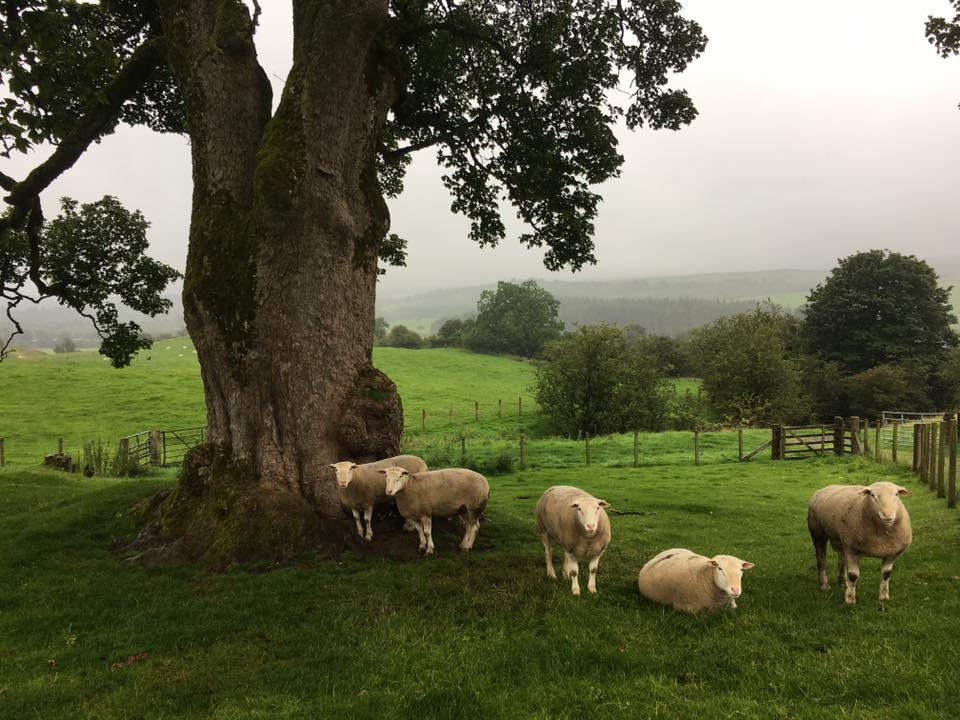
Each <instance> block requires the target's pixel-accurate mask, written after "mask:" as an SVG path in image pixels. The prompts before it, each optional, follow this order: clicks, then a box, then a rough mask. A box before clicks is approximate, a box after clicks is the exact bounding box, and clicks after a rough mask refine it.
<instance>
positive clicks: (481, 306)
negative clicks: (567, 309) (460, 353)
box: [466, 280, 563, 357]
mask: <svg viewBox="0 0 960 720" xmlns="http://www.w3.org/2000/svg"><path fill="white" fill-rule="evenodd" d="M559 309H560V301H559V300H557V299H556V298H555V297H554V296H553V295H551V294H550V293H549V292H547V291H546V290H544V289H543V288H542V287H540V286H539V285H537V283H536V282H535V281H533V280H527V281H526V282H522V283H520V284H519V285H517V284H515V283H509V282H498V283H497V289H496V291H492V290H484V291H483V292H481V293H480V301H479V302H478V303H477V318H476V321H475V322H474V324H473V327H472V328H471V330H470V333H469V335H468V336H467V338H466V340H467V345H468V346H469V347H470V348H471V349H473V350H479V351H481V352H494V353H506V354H510V355H520V356H521V357H538V356H539V355H540V354H541V353H542V352H543V346H544V345H545V344H546V343H548V342H550V341H551V340H555V339H556V338H558V337H560V333H561V332H563V323H562V322H560V321H559V320H557V312H558V311H559Z"/></svg>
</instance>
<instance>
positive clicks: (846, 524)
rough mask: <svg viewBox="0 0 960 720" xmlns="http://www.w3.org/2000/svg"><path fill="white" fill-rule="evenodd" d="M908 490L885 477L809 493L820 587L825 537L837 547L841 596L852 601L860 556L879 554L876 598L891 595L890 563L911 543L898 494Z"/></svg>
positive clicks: (824, 584) (824, 574)
mask: <svg viewBox="0 0 960 720" xmlns="http://www.w3.org/2000/svg"><path fill="white" fill-rule="evenodd" d="M909 494H910V491H909V490H907V489H906V488H902V487H900V486H899V485H895V484H893V483H890V482H876V483H873V485H868V486H863V485H828V486H827V487H825V488H821V489H820V490H817V492H815V493H814V494H813V497H812V498H811V499H810V509H809V511H808V512H807V527H808V528H809V529H810V537H811V538H812V539H813V548H814V551H815V552H816V555H817V579H818V580H819V582H820V589H821V590H829V589H830V583H828V582H827V540H829V541H830V545H831V546H832V547H833V549H834V550H836V551H837V560H838V562H839V566H840V567H839V573H838V576H837V582H838V583H845V584H846V593H845V595H844V599H845V600H846V602H847V604H848V605H853V604H855V603H856V602H857V580H858V579H859V578H860V558H861V557H864V556H866V557H876V558H882V559H883V565H882V566H881V567H880V571H881V578H882V579H881V580H880V602H884V601H885V600H889V599H890V576H891V575H892V574H893V563H894V561H895V560H896V559H897V558H898V557H900V554H901V553H902V552H903V551H904V550H906V549H907V548H908V547H909V546H910V541H911V540H912V539H913V532H912V530H911V528H910V514H909V513H908V512H907V508H906V507H905V506H904V504H903V502H901V500H900V496H901V495H909Z"/></svg>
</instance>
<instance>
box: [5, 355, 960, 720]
mask: <svg viewBox="0 0 960 720" xmlns="http://www.w3.org/2000/svg"><path fill="white" fill-rule="evenodd" d="M158 346H161V347H162V346H164V343H162V342H161V343H158ZM171 352H172V351H171ZM181 352H183V350H179V351H177V352H176V353H175V354H174V355H175V356H174V357H170V358H167V359H163V356H162V355H161V356H160V359H158V357H157V356H158V350H157V348H156V347H155V348H154V350H153V351H152V359H151V360H150V361H149V362H150V363H154V364H153V365H150V366H149V368H146V367H145V366H146V364H147V362H148V361H145V360H143V361H140V360H138V362H137V363H135V365H134V366H133V367H132V368H130V369H129V370H125V371H121V372H119V373H117V372H114V371H111V370H109V368H107V367H106V363H100V362H99V361H98V360H97V359H96V356H92V357H87V356H85V355H84V354H75V355H74V356H72V357H67V358H51V359H49V360H46V359H44V360H39V361H26V360H24V361H21V364H18V365H14V364H13V363H11V364H9V365H7V364H4V365H3V366H0V393H2V397H3V398H4V407H5V412H4V416H3V417H4V419H3V423H4V427H3V428H2V430H0V434H5V435H7V437H15V436H16V434H15V433H20V434H22V438H23V439H24V440H23V442H24V444H26V446H27V450H16V451H13V445H12V444H11V451H12V456H13V462H12V463H11V466H10V467H8V468H6V469H4V470H2V471H0V512H2V517H3V522H2V523H0V547H3V548H4V552H3V553H2V554H0V578H2V580H3V582H2V583H0V717H3V718H17V719H19V718H44V719H46V718H97V719H100V718H135V717H136V718H187V717H189V718H210V719H217V720H221V719H228V718H230V719H234V718H236V719H240V718H243V719H244V720H246V719H253V718H271V719H273V718H327V717H330V718H342V717H356V718H366V717H369V718H408V717H417V718H453V717H467V716H470V717H475V718H483V719H484V720H486V719H488V718H517V717H531V718H579V717H591V718H614V717H630V718H689V717H695V716H698V717H703V718H756V719H758V720H759V719H761V718H763V719H767V718H783V719H787V718H790V719H796V718H836V717H845V718H862V719H866V718H876V717H884V718H904V719H906V718H953V717H956V715H957V712H958V708H960V701H958V700H957V698H956V688H955V684H956V678H957V676H958V672H960V641H958V637H960V632H958V631H957V623H958V621H960V577H958V576H960V546H958V543H957V537H958V533H960V514H958V513H956V512H951V511H948V510H947V509H946V508H945V506H944V505H943V503H942V501H937V500H936V499H935V498H934V497H933V496H932V495H931V494H929V493H928V492H927V491H926V489H925V488H923V487H921V486H920V484H919V482H917V481H916V480H915V479H914V478H913V477H912V476H911V475H910V474H909V473H907V472H906V471H905V470H903V469H901V468H897V467H894V466H892V465H890V464H883V465H875V464H872V463H869V462H866V461H864V460H862V459H860V458H842V459H840V458H825V459H809V460H803V461H796V462H777V463H774V462H770V461H769V460H760V461H758V462H752V463H749V464H743V465H740V464H737V463H732V462H723V459H724V458H723V457H722V456H719V455H718V456H717V457H716V458H715V461H713V462H707V463H705V464H704V465H703V466H701V467H694V466H693V465H692V463H689V462H688V463H679V462H672V461H671V459H670V458H671V454H676V453H681V452H686V450H685V448H686V447H687V443H688V440H689V434H682V433H668V434H664V435H663V436H662V437H660V438H658V439H657V442H658V443H659V445H654V444H653V439H652V438H649V439H648V440H647V442H646V445H645V447H646V448H647V451H646V456H645V463H644V464H641V467H638V468H633V467H624V466H622V464H618V463H616V462H610V463H608V464H597V465H595V466H592V467H590V468H585V467H581V466H567V467H563V466H562V465H563V464H564V462H563V455H562V452H568V453H569V456H568V457H569V458H570V459H571V461H570V463H569V465H579V463H576V462H574V461H575V459H576V457H577V456H576V454H575V453H576V452H578V451H577V450H576V448H577V447H579V446H578V445H577V444H576V443H566V444H565V441H561V440H555V439H551V440H542V441H541V442H543V443H545V444H546V445H545V446H546V447H548V448H551V447H552V448H553V450H552V451H551V452H552V454H553V455H557V456H558V457H559V459H558V461H557V462H556V465H557V467H537V468H534V469H528V470H524V471H519V470H514V471H513V472H509V473H505V474H501V475H496V476H493V477H491V479H490V480H491V489H492V495H491V502H490V505H489V508H488V511H487V518H486V521H485V522H484V523H483V524H482V526H481V530H480V534H479V537H478V540H477V546H476V549H475V551H474V552H473V553H470V554H461V553H459V552H458V551H456V550H455V549H454V544H455V542H456V540H457V539H458V538H456V537H454V536H453V535H443V536H440V537H439V538H438V539H439V542H438V544H437V555H435V556H433V557H430V558H418V559H414V560H408V561H397V560H385V559H382V558H377V557H375V556H373V555H361V554H354V553H347V554H344V555H342V556H340V557H339V558H337V559H333V560H321V559H316V558H311V557H304V558H302V559H301V561H300V562H298V563H297V564H296V565H295V566H293V567H287V568H281V569H273V570H271V571H269V572H260V570H263V568H254V569H251V568H237V569H234V570H231V571H228V572H225V573H220V574H210V573H207V572H204V571H200V570H196V569H192V568H143V567H140V566H136V565H128V564H125V563H123V562H122V558H123V552H122V550H121V549H120V548H122V546H123V544H124V543H125V542H126V541H127V540H129V539H130V538H131V537H132V536H133V535H134V534H135V533H136V532H137V529H138V525H139V511H138V503H139V502H140V501H141V500H142V499H143V498H145V497H147V496H149V495H150V494H151V493H152V492H154V491H156V490H158V489H160V488H163V487H166V486H169V485H170V484H171V483H172V482H173V480H174V475H173V473H172V471H162V472H160V473H158V474H155V475H152V476H149V477H146V478H141V479H135V480H133V479H114V478H92V479H85V478H83V477H82V476H76V475H63V474H59V473H54V472H48V471H44V470H41V469H39V468H36V467H34V465H35V463H36V460H37V459H38V458H39V454H40V453H41V452H42V451H43V450H46V449H47V447H46V446H44V447H40V446H39V445H37V446H35V447H34V446H30V445H29V442H31V441H30V440H29V438H33V437H37V436H46V435H49V436H50V437H53V438H54V439H55V437H56V436H57V435H58V434H64V435H66V436H67V437H68V442H67V447H68V448H70V447H72V445H71V442H70V440H71V439H72V438H74V437H75V438H76V441H75V442H77V443H79V442H81V441H82V440H83V439H86V438H89V437H95V436H96V434H97V433H100V434H102V435H103V436H104V437H109V436H111V434H113V433H116V434H118V435H119V434H122V433H123V432H125V431H127V430H129V429H131V428H130V427H129V426H130V425H133V426H134V429H140V428H139V427H137V424H138V423H139V424H142V423H143V422H147V421H149V419H150V418H153V417H156V416H157V413H158V412H163V413H164V417H165V418H170V420H169V424H171V425H175V424H176V423H178V422H181V421H182V422H183V424H191V423H195V422H196V421H197V420H198V419H202V402H201V401H200V398H199V382H198V380H197V378H196V363H195V360H193V359H192V357H190V356H188V355H186V354H184V357H183V358H181V357H179V354H180V353H181ZM391 356H393V357H391ZM161 360H162V362H161ZM376 360H377V362H378V364H379V365H380V366H381V367H383V368H384V369H385V370H386V371H387V372H388V373H389V374H391V376H392V377H394V379H395V380H396V381H397V383H398V386H399V387H400V391H401V394H402V396H403V398H404V402H405V408H406V410H407V417H408V421H409V420H411V419H412V418H411V416H413V419H417V415H418V413H419V409H418V408H417V398H419V399H421V400H422V402H424V403H426V402H427V400H428V399H434V400H435V401H439V402H438V404H440V405H441V407H442V406H443V405H451V404H454V403H455V402H456V401H467V402H469V409H470V410H471V411H472V402H473V400H474V399H482V397H483V395H480V394H479V393H480V390H481V389H483V388H482V385H486V386H487V387H488V388H489V394H490V395H493V396H494V397H496V396H497V395H500V394H502V395H503V397H504V399H505V400H506V398H507V397H508V394H510V395H513V396H516V394H517V393H518V392H523V389H524V384H525V383H527V381H526V380H524V379H523V378H525V377H526V378H528V377H529V367H528V366H525V365H523V364H522V363H516V366H513V365H510V363H512V362H513V361H507V360H501V359H498V358H479V359H476V358H475V357H474V356H470V355H468V354H466V353H460V352H458V351H402V350H390V351H389V352H386V349H384V350H378V356H377V358H376ZM474 361H476V362H489V363H490V366H489V367H487V368H485V369H484V370H483V371H482V372H481V371H477V370H476V368H474V367H473V366H471V365H470V363H472V362H474ZM141 363H142V364H141ZM191 363H192V366H191ZM459 363H466V365H463V364H459ZM448 368H449V369H448ZM498 373H501V374H498ZM58 375H62V376H63V377H65V378H67V379H68V380H69V382H68V381H67V380H64V382H63V385H62V386H59V387H58V386H57V385H55V384H54V382H53V378H55V377H56V376H58ZM178 413H179V414H178ZM191 413H192V415H191ZM21 416H23V418H24V419H25V421H28V422H25V423H24V424H26V425H27V427H24V424H21V422H20V418H21ZM11 418H15V419H16V422H15V423H13V422H12V420H11ZM523 422H525V421H524V420H523V419H522V418H514V419H508V418H502V419H500V420H499V423H500V424H498V421H496V420H490V427H488V428H487V429H486V430H481V429H480V428H478V429H477V437H478V441H479V439H482V438H489V439H491V441H492V440H493V439H496V438H497V437H498V435H499V436H501V437H503V438H507V437H512V436H513V433H514V432H515V431H516V430H517V429H519V427H520V425H519V424H518V423H523ZM530 422H531V423H532V422H534V418H533V417H531V418H530ZM28 431H29V432H28ZM428 432H430V429H429V426H428ZM432 432H435V433H437V434H438V436H442V434H443V432H444V431H443V430H442V429H440V428H436V429H434V430H432ZM71 433H72V435H71ZM568 446H569V447H568ZM674 446H676V447H674ZM564 448H566V450H564ZM618 452H619V451H618ZM658 459H659V460H660V462H658ZM880 479H889V480H893V481H895V482H899V483H901V484H904V485H906V486H907V487H909V488H910V489H911V490H912V491H913V492H914V494H913V495H912V496H911V497H908V498H907V499H906V501H907V505H908V507H909V509H910V512H911V516H912V518H913V528H914V543H913V546H912V547H911V548H910V550H909V551H908V552H907V553H906V554H905V555H904V556H903V557H902V558H901V559H900V561H899V562H898V563H897V565H896V568H895V570H894V574H893V579H892V581H891V594H892V599H891V601H890V602H889V603H887V604H886V605H885V606H883V607H881V606H880V604H879V602H878V601H877V590H878V586H879V581H880V578H879V561H878V560H864V561H863V563H862V566H861V567H862V577H861V582H860V589H859V604H858V605H857V606H855V607H846V606H845V605H844V604H843V598H842V591H841V590H840V588H838V587H837V586H836V584H835V583H834V587H833V589H832V590H831V592H830V593H822V592H821V591H820V590H819V589H818V588H817V583H816V577H815V571H814V556H813V549H812V546H811V543H810V540H809V537H808V535H807V531H806V527H805V515H806V503H807V500H808V499H809V497H810V495H811V494H812V493H813V491H814V490H815V489H816V488H818V487H821V486H823V485H826V484H829V483H838V482H839V483H846V482H851V483H869V482H873V481H875V480H880ZM560 483H564V484H575V485H580V486H583V487H585V488H587V489H589V490H590V491H592V492H594V493H595V494H596V495H598V496H599V497H603V498H605V499H606V500H608V501H609V502H610V503H611V504H612V506H613V508H614V509H616V510H619V511H623V512H628V513H641V514H626V515H617V514H611V524H612V531H613V540H612V544H611V546H610V548H609V550H608V551H607V553H606V554H605V555H604V557H603V559H602V561H601V563H600V570H599V573H598V581H597V584H598V589H599V593H598V594H597V595H595V596H591V595H587V594H586V593H585V594H584V595H583V596H582V597H579V598H575V597H572V596H571V595H570V592H569V586H568V584H567V583H565V582H563V581H562V580H559V581H551V580H548V579H547V578H546V576H545V574H544V566H543V557H542V547H541V545H540V542H539V539H538V537H537V534H536V531H535V529H534V523H533V508H534V505H535V504H536V500H537V498H538V497H539V495H540V493H541V492H542V491H543V490H544V489H545V488H546V487H548V486H549V485H553V484H560ZM408 540H409V542H410V543H411V544H415V543H416V540H415V538H414V537H413V536H412V535H411V536H408ZM374 542H375V543H376V542H377V540H375V541H374ZM678 545H684V546H688V547H691V548H692V549H694V550H697V551H699V552H703V553H705V554H716V553H730V554H735V555H738V556H740V557H742V558H744V559H747V560H750V561H753V562H754V563H756V567H755V568H754V569H752V570H749V571H747V572H746V573H745V575H744V595H743V597H742V599H740V600H739V601H738V604H739V606H740V607H739V608H738V609H737V610H735V611H733V612H726V613H720V614H717V615H712V616H703V617H700V616H696V617H695V616H686V615H681V614H678V613H676V612H674V611H672V610H669V609H667V608H663V607H660V606H656V605H653V604H651V603H649V602H647V601H645V600H643V599H642V598H641V597H640V596H639V594H638V592H637V588H636V575H637V572H638V571H639V569H640V567H641V566H642V565H643V563H644V562H645V561H646V560H647V559H649V558H650V557H652V556H653V555H654V554H656V553H657V552H659V551H660V550H662V549H665V548H668V547H673V546H678ZM558 557H559V555H558ZM835 567H836V565H835V558H834V557H833V556H832V554H831V557H830V571H831V579H833V578H832V575H833V574H834V573H835ZM584 570H585V569H584V568H582V569H581V572H584ZM581 581H582V584H583V585H584V591H585V577H584V576H583V575H582V576H581ZM144 653H146V654H144Z"/></svg>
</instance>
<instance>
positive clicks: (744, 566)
mask: <svg viewBox="0 0 960 720" xmlns="http://www.w3.org/2000/svg"><path fill="white" fill-rule="evenodd" d="M740 567H741V568H743V569H744V570H749V569H750V568H752V567H753V563H752V562H747V561H746V560H744V561H743V564H742V565H740Z"/></svg>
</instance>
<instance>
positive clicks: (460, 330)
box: [433, 318, 473, 347]
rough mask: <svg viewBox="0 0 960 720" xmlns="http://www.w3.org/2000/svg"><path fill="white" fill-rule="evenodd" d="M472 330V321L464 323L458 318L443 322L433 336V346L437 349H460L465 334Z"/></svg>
mask: <svg viewBox="0 0 960 720" xmlns="http://www.w3.org/2000/svg"><path fill="white" fill-rule="evenodd" d="M472 330H473V321H472V320H471V321H464V320H461V319H459V318H451V319H449V320H444V321H443V323H442V324H441V325H440V327H439V328H438V329H437V334H436V335H434V336H433V344H434V345H435V346H437V347H462V346H463V345H464V342H465V340H466V334H467V333H468V332H470V331H472Z"/></svg>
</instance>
